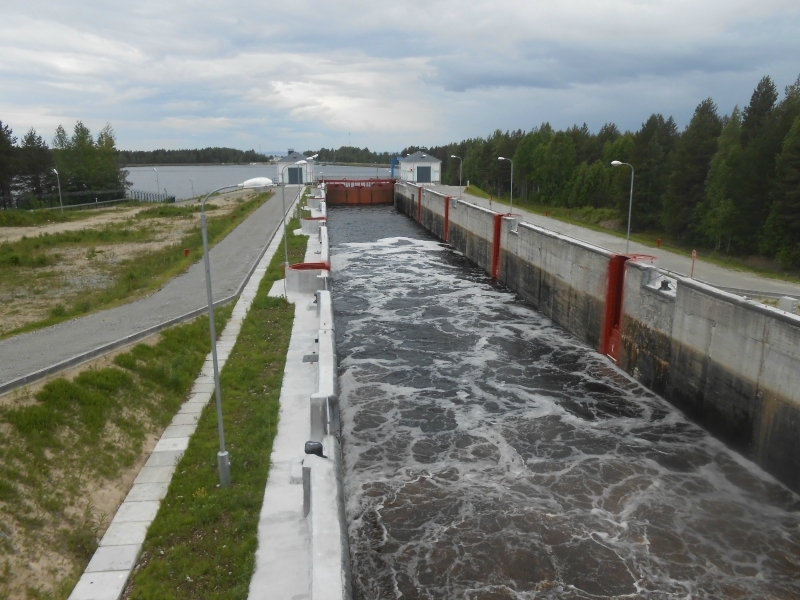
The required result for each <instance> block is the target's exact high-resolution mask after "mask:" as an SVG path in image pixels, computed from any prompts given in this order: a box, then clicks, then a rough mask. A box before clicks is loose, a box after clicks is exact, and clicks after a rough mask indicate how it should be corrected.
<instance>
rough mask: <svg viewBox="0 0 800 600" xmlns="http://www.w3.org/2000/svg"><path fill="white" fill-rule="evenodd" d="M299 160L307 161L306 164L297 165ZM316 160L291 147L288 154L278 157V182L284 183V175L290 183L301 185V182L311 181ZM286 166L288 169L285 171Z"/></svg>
mask: <svg viewBox="0 0 800 600" xmlns="http://www.w3.org/2000/svg"><path fill="white" fill-rule="evenodd" d="M298 160H304V161H306V164H304V165H296V164H294V163H296V162H297V161H298ZM313 163H314V160H313V159H311V158H308V157H306V156H303V155H302V154H300V153H299V152H295V151H294V150H292V149H291V148H290V149H289V153H288V154H287V155H286V156H283V157H281V158H279V159H278V161H277V165H278V177H277V178H276V179H275V181H276V182H277V183H279V184H280V183H284V177H285V178H286V182H285V183H287V184H288V185H299V184H301V183H310V182H311V181H313V179H314V164H313ZM286 165H291V166H286ZM284 167H285V168H286V171H285V172H284Z"/></svg>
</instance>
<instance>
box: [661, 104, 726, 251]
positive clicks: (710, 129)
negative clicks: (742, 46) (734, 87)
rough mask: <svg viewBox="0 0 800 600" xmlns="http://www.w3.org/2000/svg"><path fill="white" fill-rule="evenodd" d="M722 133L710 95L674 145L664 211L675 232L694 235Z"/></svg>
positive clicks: (665, 222)
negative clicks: (710, 168) (693, 223)
mask: <svg viewBox="0 0 800 600" xmlns="http://www.w3.org/2000/svg"><path fill="white" fill-rule="evenodd" d="M721 132H722V119H720V117H719V115H718V114H717V106H716V104H714V101H713V100H712V99H711V98H707V99H706V100H703V101H702V102H701V103H700V104H699V105H698V106H697V108H696V109H695V111H694V115H693V116H692V120H691V121H690V123H689V125H688V126H687V127H686V130H685V131H684V132H683V134H682V135H681V137H680V139H679V140H678V142H677V144H676V145H675V152H674V159H673V161H672V173H671V175H670V178H669V183H668V185H667V191H666V193H665V194H664V208H663V211H662V221H663V223H664V227H665V228H666V229H667V231H669V232H670V233H672V234H674V235H677V236H679V237H682V238H689V237H691V233H692V230H691V225H692V222H693V221H694V219H695V209H696V208H697V205H698V204H699V203H700V202H701V201H702V200H703V197H704V196H705V181H706V177H707V176H708V169H709V166H710V165H711V159H712V158H713V156H714V154H715V152H716V150H717V138H718V137H719V135H720V133H721Z"/></svg>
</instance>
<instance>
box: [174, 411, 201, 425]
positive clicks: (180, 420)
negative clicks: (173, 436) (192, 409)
mask: <svg viewBox="0 0 800 600" xmlns="http://www.w3.org/2000/svg"><path fill="white" fill-rule="evenodd" d="M199 420H200V413H189V414H183V413H178V414H177V415H175V416H174V417H172V423H171V424H172V425H195V424H197V421H199Z"/></svg>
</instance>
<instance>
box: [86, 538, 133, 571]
mask: <svg viewBox="0 0 800 600" xmlns="http://www.w3.org/2000/svg"><path fill="white" fill-rule="evenodd" d="M141 550H142V546H141V544H126V545H125V546H103V547H102V548H98V549H97V552H95V553H94V556H93V557H92V560H91V561H89V566H88V567H86V572H87V573H99V572H102V571H131V570H132V569H133V567H134V566H136V560H137V559H138V558H139V552H140V551H141Z"/></svg>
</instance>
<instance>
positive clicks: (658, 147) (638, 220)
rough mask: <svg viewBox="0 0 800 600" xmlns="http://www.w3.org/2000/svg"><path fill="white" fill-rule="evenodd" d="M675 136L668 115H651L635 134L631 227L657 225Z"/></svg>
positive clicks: (672, 124) (671, 121)
mask: <svg viewBox="0 0 800 600" xmlns="http://www.w3.org/2000/svg"><path fill="white" fill-rule="evenodd" d="M677 139H678V127H677V125H676V124H675V121H674V120H673V119H672V117H670V118H669V119H664V117H663V116H662V115H660V114H653V115H651V116H650V118H649V119H648V120H647V121H646V122H645V123H643V124H642V127H641V129H640V130H639V131H637V132H636V133H635V134H634V136H633V140H634V146H633V152H632V153H631V160H630V162H631V164H632V165H633V166H634V168H635V169H636V177H635V178H634V189H633V198H634V206H633V213H632V217H631V218H632V226H633V227H634V229H651V228H656V227H658V226H659V225H660V219H661V211H662V205H661V201H662V197H663V195H664V192H665V191H666V189H667V181H668V177H669V164H668V161H669V157H670V154H671V153H672V150H673V149H674V147H675V142H676V140H677Z"/></svg>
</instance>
